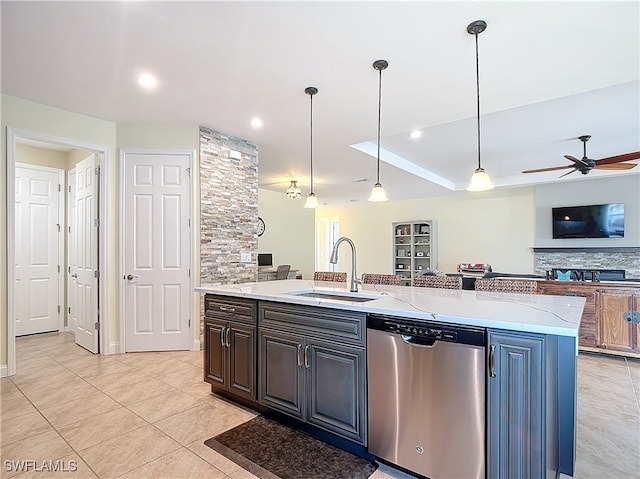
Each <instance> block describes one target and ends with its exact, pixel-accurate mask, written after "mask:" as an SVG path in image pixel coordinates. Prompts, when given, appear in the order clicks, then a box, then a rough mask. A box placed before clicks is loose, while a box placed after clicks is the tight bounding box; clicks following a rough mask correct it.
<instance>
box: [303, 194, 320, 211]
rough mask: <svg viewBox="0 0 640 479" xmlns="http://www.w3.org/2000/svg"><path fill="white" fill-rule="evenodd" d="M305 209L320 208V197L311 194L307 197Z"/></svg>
mask: <svg viewBox="0 0 640 479" xmlns="http://www.w3.org/2000/svg"><path fill="white" fill-rule="evenodd" d="M304 207H305V208H317V207H318V197H317V196H316V195H315V194H314V193H309V196H307V201H305V202H304Z"/></svg>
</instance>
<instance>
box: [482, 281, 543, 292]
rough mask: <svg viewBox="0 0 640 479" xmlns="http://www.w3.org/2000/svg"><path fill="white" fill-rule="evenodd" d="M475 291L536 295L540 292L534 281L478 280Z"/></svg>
mask: <svg viewBox="0 0 640 479" xmlns="http://www.w3.org/2000/svg"><path fill="white" fill-rule="evenodd" d="M475 289H476V291H497V292H501V293H527V294H535V293H536V292H537V290H538V283H537V281H535V280H532V279H512V278H478V279H476V284H475Z"/></svg>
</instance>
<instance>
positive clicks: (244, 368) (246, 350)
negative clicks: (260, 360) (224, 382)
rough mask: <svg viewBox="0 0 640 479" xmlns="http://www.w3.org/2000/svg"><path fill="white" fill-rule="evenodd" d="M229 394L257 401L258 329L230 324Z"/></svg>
mask: <svg viewBox="0 0 640 479" xmlns="http://www.w3.org/2000/svg"><path fill="white" fill-rule="evenodd" d="M229 327H230V331H229V343H230V346H229V384H228V386H229V392H232V393H233V394H235V395H237V396H242V397H245V398H247V399H251V400H252V401H255V400H256V387H255V384H256V375H255V371H256V355H255V350H256V349H255V348H256V328H255V327H251V326H245V325H242V324H238V323H229Z"/></svg>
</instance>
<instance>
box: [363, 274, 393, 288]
mask: <svg viewBox="0 0 640 479" xmlns="http://www.w3.org/2000/svg"><path fill="white" fill-rule="evenodd" d="M362 282H363V283H364V284H388V285H392V286H400V275H399V274H377V273H363V274H362Z"/></svg>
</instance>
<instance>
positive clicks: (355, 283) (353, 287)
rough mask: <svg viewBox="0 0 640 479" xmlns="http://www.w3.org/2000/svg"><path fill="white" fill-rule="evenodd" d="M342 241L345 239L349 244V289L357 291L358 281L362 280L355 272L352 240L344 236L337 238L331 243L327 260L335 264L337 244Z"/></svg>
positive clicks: (354, 249)
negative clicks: (329, 256) (331, 248)
mask: <svg viewBox="0 0 640 479" xmlns="http://www.w3.org/2000/svg"><path fill="white" fill-rule="evenodd" d="M343 241H346V242H347V243H349V244H350V245H351V289H350V290H349V291H351V292H352V293H357V292H358V283H362V281H360V280H359V279H358V275H357V274H356V245H355V244H353V241H351V240H350V239H349V238H347V237H346V236H342V237H341V238H338V241H336V242H335V244H334V245H333V250H332V251H331V258H330V259H329V262H330V263H331V264H336V263H337V262H338V246H340V243H342V242H343Z"/></svg>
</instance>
